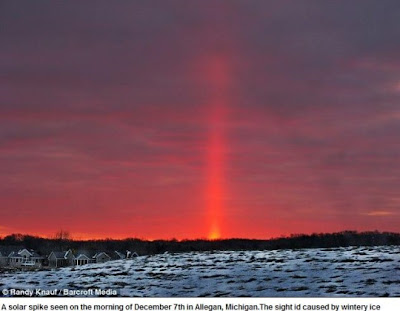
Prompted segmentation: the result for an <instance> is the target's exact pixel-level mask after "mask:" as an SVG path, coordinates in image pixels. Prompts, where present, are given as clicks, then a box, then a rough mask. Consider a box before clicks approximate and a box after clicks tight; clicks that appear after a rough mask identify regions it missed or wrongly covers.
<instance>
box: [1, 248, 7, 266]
mask: <svg viewBox="0 0 400 311" xmlns="http://www.w3.org/2000/svg"><path fill="white" fill-rule="evenodd" d="M7 265H8V256H6V254H5V252H4V251H0V267H5V266H7Z"/></svg>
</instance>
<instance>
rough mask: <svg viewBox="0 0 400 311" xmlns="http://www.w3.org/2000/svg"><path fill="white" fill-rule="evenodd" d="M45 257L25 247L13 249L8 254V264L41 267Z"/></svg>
mask: <svg viewBox="0 0 400 311" xmlns="http://www.w3.org/2000/svg"><path fill="white" fill-rule="evenodd" d="M44 260H45V258H44V257H43V256H40V255H39V254H38V253H36V252H35V251H34V250H27V249H26V248H24V249H21V250H19V251H13V252H11V253H10V255H8V264H9V266H11V267H19V268H21V267H26V268H41V267H42V266H43V262H44Z"/></svg>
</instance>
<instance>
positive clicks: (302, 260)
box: [0, 246, 400, 297]
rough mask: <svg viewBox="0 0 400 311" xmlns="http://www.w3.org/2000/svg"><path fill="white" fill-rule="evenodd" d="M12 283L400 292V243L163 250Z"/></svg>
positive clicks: (170, 292) (182, 292)
mask: <svg viewBox="0 0 400 311" xmlns="http://www.w3.org/2000/svg"><path fill="white" fill-rule="evenodd" d="M12 288H14V289H15V288H16V289H38V288H40V289H47V290H50V289H59V290H61V289H71V290H82V289H94V288H101V289H114V290H117V292H118V296H145V297H156V296H157V297H172V296H179V297H186V296H189V297H198V296H228V297H232V296H253V297H255V296H267V297H271V296H312V297H321V296H329V297H335V296H372V297H376V296H400V247H399V246H382V247H348V248H332V249H305V250H274V251H237V252H232V251H224V252H222V251H221V252H203V253H184V254H162V255H155V256H143V257H138V258H136V259H133V260H126V261H124V260H119V261H112V262H108V263H105V264H92V265H86V266H81V267H68V268H62V269H58V270H53V271H36V272H14V273H3V274H0V292H1V290H3V289H7V290H9V289H12ZM0 295H1V294H0Z"/></svg>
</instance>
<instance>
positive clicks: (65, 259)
mask: <svg viewBox="0 0 400 311" xmlns="http://www.w3.org/2000/svg"><path fill="white" fill-rule="evenodd" d="M74 259H75V256H74V254H73V253H72V251H71V250H68V251H66V252H51V253H50V255H49V257H48V260H49V266H50V267H54V268H58V267H66V266H72V265H73V264H74Z"/></svg>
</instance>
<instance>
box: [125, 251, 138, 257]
mask: <svg viewBox="0 0 400 311" xmlns="http://www.w3.org/2000/svg"><path fill="white" fill-rule="evenodd" d="M138 256H139V255H138V254H137V253H136V252H131V251H129V250H127V251H126V259H132V258H136V257H138Z"/></svg>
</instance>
